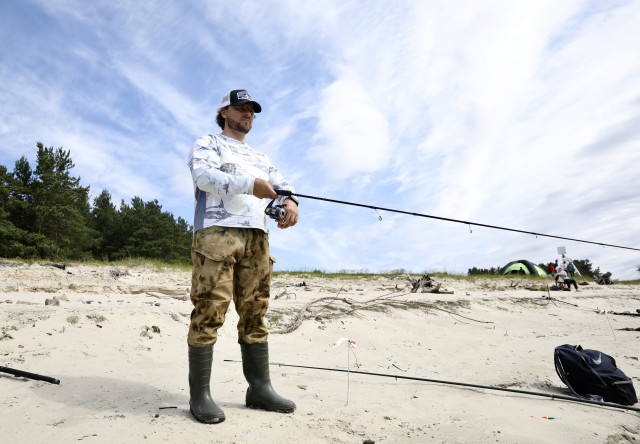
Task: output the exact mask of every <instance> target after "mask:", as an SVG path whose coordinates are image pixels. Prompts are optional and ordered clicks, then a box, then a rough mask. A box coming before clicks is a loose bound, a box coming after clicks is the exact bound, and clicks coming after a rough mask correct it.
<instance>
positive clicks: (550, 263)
mask: <svg viewBox="0 0 640 444" xmlns="http://www.w3.org/2000/svg"><path fill="white" fill-rule="evenodd" d="M548 268H549V273H550V274H551V275H553V274H554V273H555V272H556V266H555V265H554V264H553V262H549V265H548Z"/></svg>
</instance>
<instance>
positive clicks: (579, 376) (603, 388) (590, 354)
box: [554, 344, 638, 405]
mask: <svg viewBox="0 0 640 444" xmlns="http://www.w3.org/2000/svg"><path fill="white" fill-rule="evenodd" d="M554 362H555V366H556V372H557V373H558V376H559V377H560V379H561V380H562V382H564V383H565V384H566V385H567V387H569V389H570V390H571V391H572V392H573V393H575V394H576V395H578V396H579V397H581V398H587V399H592V400H596V401H606V402H615V403H617V404H622V405H633V404H635V403H636V402H638V397H637V395H636V391H635V389H634V387H633V382H632V381H631V378H629V377H628V376H627V375H625V374H624V372H623V371H622V370H620V369H619V368H618V367H616V361H615V359H613V358H612V357H611V356H609V355H607V354H605V353H602V352H600V351H598V350H584V349H583V348H582V347H580V346H579V345H569V344H564V345H560V346H558V347H556V349H555V352H554Z"/></svg>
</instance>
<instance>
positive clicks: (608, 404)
mask: <svg viewBox="0 0 640 444" xmlns="http://www.w3.org/2000/svg"><path fill="white" fill-rule="evenodd" d="M224 362H242V361H237V360H233V359H225V360H224ZM271 365H277V366H279V367H292V368H303V369H309V370H321V371H328V372H340V373H355V374H359V375H365V376H380V377H383V378H394V379H408V380H410V381H420V382H433V383H436V384H447V385H456V386H461V387H471V388H478V389H485V390H496V391H501V392H509V393H518V394H521V395H532V396H541V397H545V398H551V399H561V400H564V401H572V402H582V403H585V404H591V405H596V406H598V407H612V408H616V409H623V410H633V411H634V412H640V408H638V407H632V406H626V405H622V404H616V403H614V402H605V401H602V402H600V401H594V400H591V399H584V398H575V397H571V396H565V395H555V394H552V393H541V392H532V391H529V390H518V389H510V388H504V387H493V386H490V385H480V384H470V383H467V382H456V381H445V380H442V379H430V378H421V377H416V376H403V375H392V374H388V373H373V372H363V371H359V370H344V369H340V368H329V367H313V366H308V365H294V364H282V363H279V362H274V363H271Z"/></svg>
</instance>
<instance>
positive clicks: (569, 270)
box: [567, 262, 576, 279]
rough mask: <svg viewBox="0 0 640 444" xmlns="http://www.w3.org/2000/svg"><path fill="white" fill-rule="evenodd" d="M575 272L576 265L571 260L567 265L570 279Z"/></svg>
mask: <svg viewBox="0 0 640 444" xmlns="http://www.w3.org/2000/svg"><path fill="white" fill-rule="evenodd" d="M575 272H576V267H575V266H574V265H573V262H569V265H567V273H569V277H570V278H571V279H573V276H574V273H575Z"/></svg>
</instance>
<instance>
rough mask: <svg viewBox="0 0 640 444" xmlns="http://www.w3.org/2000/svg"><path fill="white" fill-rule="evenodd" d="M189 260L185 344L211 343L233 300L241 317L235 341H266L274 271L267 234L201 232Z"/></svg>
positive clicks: (211, 229) (210, 229)
mask: <svg viewBox="0 0 640 444" xmlns="http://www.w3.org/2000/svg"><path fill="white" fill-rule="evenodd" d="M191 258H192V260H193V273H192V278H191V302H192V303H193V305H194V308H193V311H192V312H191V324H190V325H189V335H188V337H187V343H188V344H189V345H191V346H203V345H213V344H215V343H216V340H217V336H218V334H217V330H218V328H220V327H221V326H222V324H224V319H225V315H226V313H227V309H228V308H229V304H230V303H231V301H232V300H233V302H234V305H235V308H236V312H237V313H238V316H239V318H240V319H239V321H238V342H239V343H241V344H257V343H263V342H266V341H267V339H268V335H269V331H268V329H267V326H266V324H265V322H264V316H265V315H266V313H267V309H268V308H269V288H270V283H271V271H272V268H273V259H272V258H271V257H270V256H269V237H268V234H267V233H265V232H264V231H262V230H259V229H255V228H227V227H218V226H212V227H208V228H204V229H202V230H199V231H197V232H196V233H195V235H194V239H193V245H192V249H191Z"/></svg>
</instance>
